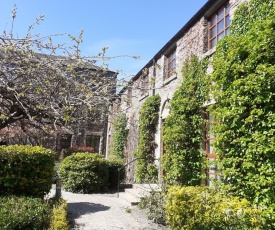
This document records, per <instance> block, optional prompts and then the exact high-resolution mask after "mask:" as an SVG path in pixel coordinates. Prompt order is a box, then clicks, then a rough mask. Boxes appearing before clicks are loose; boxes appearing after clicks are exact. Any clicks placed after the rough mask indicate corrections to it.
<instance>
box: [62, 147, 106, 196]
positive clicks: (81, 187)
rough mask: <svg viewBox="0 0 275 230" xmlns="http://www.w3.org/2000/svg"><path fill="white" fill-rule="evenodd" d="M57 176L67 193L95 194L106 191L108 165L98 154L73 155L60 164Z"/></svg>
mask: <svg viewBox="0 0 275 230" xmlns="http://www.w3.org/2000/svg"><path fill="white" fill-rule="evenodd" d="M58 175H59V177H60V179H61V180H62V183H63V186H64V188H65V189H66V190H67V191H70V192H76V193H95V192H104V191H106V190H107V184H108V165H107V163H106V160H105V159H104V158H102V157H101V156H100V155H98V154H93V153H87V152H86V153H75V154H74V155H71V156H68V157H66V158H65V159H64V160H63V161H62V162H61V164H60V167H59V169H58Z"/></svg>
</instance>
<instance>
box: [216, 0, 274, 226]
mask: <svg viewBox="0 0 275 230" xmlns="http://www.w3.org/2000/svg"><path fill="white" fill-rule="evenodd" d="M274 7H275V1H274V0H263V1H262V0H251V1H250V2H249V3H247V4H245V5H243V6H242V7H240V8H239V10H237V11H236V13H235V15H234V21H233V23H232V26H231V35H230V36H227V37H226V38H225V39H223V40H222V41H221V42H219V44H218V46H217V51H216V54H215V56H214V61H213V67H214V73H213V74H212V82H214V84H212V87H211V91H212V92H211V93H212V95H213V97H214V99H215V102H216V103H215V104H214V105H213V106H212V109H211V110H212V111H213V114H214V116H215V120H216V125H215V127H214V132H215V133H216V136H217V138H216V141H215V143H214V145H215V152H216V153H217V155H218V162H220V163H219V166H218V168H219V169H220V173H221V175H222V182H223V183H224V184H227V185H228V187H227V188H228V190H227V192H230V193H232V194H234V195H236V196H239V197H242V198H246V199H247V200H249V201H251V202H253V203H256V204H261V205H266V206H268V207H270V208H272V207H273V208H274V206H275V205H274V204H275V196H274V194H275V171H274V168H275V154H274V152H275V122H274V120H275V107H274V99H275V78H274V76H275V52H274V50H275V36H274V34H275V24H274V17H275V11H274ZM273 218H274V214H273ZM273 224H274V220H273Z"/></svg>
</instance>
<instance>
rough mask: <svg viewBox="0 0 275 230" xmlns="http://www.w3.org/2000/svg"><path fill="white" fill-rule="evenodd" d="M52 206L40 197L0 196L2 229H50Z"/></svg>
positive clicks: (0, 223) (0, 224)
mask: <svg viewBox="0 0 275 230" xmlns="http://www.w3.org/2000/svg"><path fill="white" fill-rule="evenodd" d="M50 219H51V208H50V206H49V205H48V204H47V203H45V202H44V201H43V200H42V199H40V198H30V197H16V196H8V197H0V229H5V230H14V229H48V227H49V223H50Z"/></svg>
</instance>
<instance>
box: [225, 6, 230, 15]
mask: <svg viewBox="0 0 275 230" xmlns="http://www.w3.org/2000/svg"><path fill="white" fill-rule="evenodd" d="M229 11H230V6H229V4H228V5H227V6H226V8H225V13H226V14H229Z"/></svg>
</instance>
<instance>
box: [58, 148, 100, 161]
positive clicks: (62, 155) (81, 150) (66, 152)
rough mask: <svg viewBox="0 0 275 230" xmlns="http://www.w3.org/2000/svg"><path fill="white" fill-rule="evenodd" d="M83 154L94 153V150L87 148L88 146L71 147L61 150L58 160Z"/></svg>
mask: <svg viewBox="0 0 275 230" xmlns="http://www.w3.org/2000/svg"><path fill="white" fill-rule="evenodd" d="M85 152H89V153H94V152H95V150H94V148H93V147H88V146H72V147H70V148H67V149H62V151H61V153H60V156H59V157H58V159H59V160H63V159H64V158H66V157H68V156H71V155H72V154H74V153H85Z"/></svg>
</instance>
